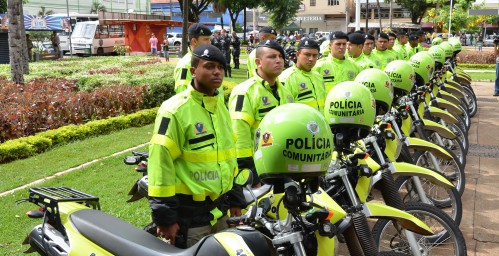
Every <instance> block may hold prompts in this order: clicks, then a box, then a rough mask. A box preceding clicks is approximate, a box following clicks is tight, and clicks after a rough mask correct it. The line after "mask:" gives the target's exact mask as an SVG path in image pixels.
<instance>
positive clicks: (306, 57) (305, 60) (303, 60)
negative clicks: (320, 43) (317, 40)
mask: <svg viewBox="0 0 499 256" xmlns="http://www.w3.org/2000/svg"><path fill="white" fill-rule="evenodd" d="M318 57H319V51H318V50H317V49H300V50H299V51H298V52H296V66H298V68H299V69H301V70H305V71H307V72H308V71H310V70H311V69H312V68H313V67H314V66H315V63H316V62H317V58H318Z"/></svg>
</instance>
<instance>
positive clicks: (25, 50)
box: [19, 1, 29, 75]
mask: <svg viewBox="0 0 499 256" xmlns="http://www.w3.org/2000/svg"><path fill="white" fill-rule="evenodd" d="M19 10H20V15H19V17H20V18H19V21H20V22H19V26H20V27H21V44H22V49H23V50H22V55H23V56H22V60H23V73H24V74H25V75H29V56H28V42H27V41H26V30H25V29H24V28H25V27H24V13H23V2H22V1H19Z"/></svg>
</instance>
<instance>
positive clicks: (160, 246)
mask: <svg viewBox="0 0 499 256" xmlns="http://www.w3.org/2000/svg"><path fill="white" fill-rule="evenodd" d="M70 219H71V222H72V223H73V225H74V227H75V228H76V230H78V232H80V233H81V234H82V235H83V236H84V237H85V238H87V239H88V240H90V241H92V242H93V243H95V244H97V245H99V246H100V247H102V248H103V249H104V250H106V251H108V252H110V253H112V254H114V255H151V256H154V255H176V256H183V255H191V256H192V255H197V254H198V251H199V249H200V247H201V246H202V245H203V243H205V242H206V241H207V240H208V241H209V240H215V238H213V237H211V236H207V237H205V238H203V239H201V241H199V242H198V243H196V244H195V245H193V246H191V247H190V248H187V249H180V248H177V247H175V246H173V245H170V244H167V243H165V242H163V241H161V240H160V239H158V238H157V237H155V236H153V235H151V234H149V233H147V232H146V231H144V230H142V229H139V228H137V227H135V226H133V225H131V224H130V223H128V222H125V221H123V220H121V219H118V218H116V217H114V216H111V215H109V214H107V213H104V212H101V211H98V210H91V209H89V210H80V211H76V212H74V213H73V214H71V216H70ZM210 238H211V239H210ZM215 242H216V241H215ZM208 244H209V243H208ZM203 250H204V248H203ZM212 253H213V251H212ZM212 255H224V254H217V252H215V253H214V254H212Z"/></svg>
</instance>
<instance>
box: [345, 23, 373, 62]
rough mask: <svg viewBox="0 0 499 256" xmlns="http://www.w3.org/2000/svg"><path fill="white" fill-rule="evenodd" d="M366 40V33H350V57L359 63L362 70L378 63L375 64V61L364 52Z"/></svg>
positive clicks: (348, 48)
mask: <svg viewBox="0 0 499 256" xmlns="http://www.w3.org/2000/svg"><path fill="white" fill-rule="evenodd" d="M365 41H366V38H365V35H364V33H362V32H354V33H350V34H349V35H348V44H347V50H348V52H347V55H348V58H349V59H351V60H353V61H354V62H355V63H357V65H359V66H360V68H361V70H364V69H368V68H375V67H376V64H374V62H372V61H371V60H370V59H369V58H367V57H366V56H365V55H364V53H363V52H362V49H363V48H364V42H365Z"/></svg>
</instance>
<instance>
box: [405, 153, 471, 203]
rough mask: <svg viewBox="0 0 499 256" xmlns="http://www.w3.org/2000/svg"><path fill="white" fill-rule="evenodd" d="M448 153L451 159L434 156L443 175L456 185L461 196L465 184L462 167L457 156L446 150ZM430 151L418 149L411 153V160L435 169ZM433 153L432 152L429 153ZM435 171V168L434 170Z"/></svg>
mask: <svg viewBox="0 0 499 256" xmlns="http://www.w3.org/2000/svg"><path fill="white" fill-rule="evenodd" d="M448 153H449V154H450V155H451V156H453V159H451V160H444V159H441V158H438V157H437V156H435V158H436V159H437V161H438V163H439V165H440V169H441V170H442V172H440V174H442V175H443V176H445V177H446V178H447V179H449V181H451V182H452V183H453V184H454V186H455V187H456V189H457V191H458V192H459V196H462V195H463V193H464V188H465V184H466V176H465V173H464V167H463V166H462V165H461V163H460V162H459V160H458V158H457V156H456V155H455V154H454V153H453V152H452V151H448ZM430 154H431V153H430V152H428V151H421V150H418V151H416V152H415V153H414V154H413V155H412V158H413V161H414V163H415V164H416V165H418V166H421V167H425V168H428V169H431V170H435V167H434V166H433V162H432V161H431V160H430ZM431 155H433V154H431ZM435 171H436V170H435Z"/></svg>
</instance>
